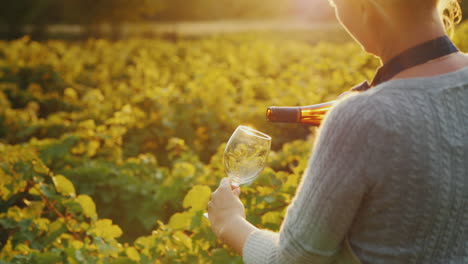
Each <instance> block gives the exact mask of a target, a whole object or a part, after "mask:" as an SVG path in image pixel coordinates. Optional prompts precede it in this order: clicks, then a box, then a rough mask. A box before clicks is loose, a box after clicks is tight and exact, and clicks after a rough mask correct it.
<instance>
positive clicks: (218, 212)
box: [208, 126, 271, 242]
mask: <svg viewBox="0 0 468 264" xmlns="http://www.w3.org/2000/svg"><path fill="white" fill-rule="evenodd" d="M270 146H271V137H270V136H268V135H266V134H264V133H261V132H259V131H256V130H254V129H252V128H249V127H245V126H239V127H238V128H237V129H236V130H235V131H234V133H233V134H232V136H231V138H230V139H229V141H228V143H227V145H226V148H225V150H224V156H223V163H224V168H225V171H226V174H227V175H228V177H229V178H223V179H222V180H221V183H220V185H219V187H218V189H216V191H214V192H213V194H212V195H211V200H210V202H209V203H208V215H209V220H210V222H211V228H212V229H213V232H214V233H215V234H216V236H218V238H220V239H221V240H223V241H224V235H223V234H225V233H226V232H227V231H229V229H230V228H233V226H236V225H237V224H238V223H239V221H240V222H242V221H244V220H245V209H244V205H243V204H242V202H241V201H240V199H239V194H240V187H239V185H240V184H246V183H250V182H252V181H253V180H255V178H257V177H258V175H259V174H260V172H261V171H262V170H263V168H264V167H265V164H266V161H267V156H268V153H269V151H270ZM224 242H228V241H224Z"/></svg>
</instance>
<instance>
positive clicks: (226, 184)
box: [219, 178, 231, 190]
mask: <svg viewBox="0 0 468 264" xmlns="http://www.w3.org/2000/svg"><path fill="white" fill-rule="evenodd" d="M219 189H229V190H230V189H231V182H230V180H229V178H223V179H222V180H221V183H220V184H219Z"/></svg>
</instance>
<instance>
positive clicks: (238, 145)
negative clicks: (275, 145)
mask: <svg viewBox="0 0 468 264" xmlns="http://www.w3.org/2000/svg"><path fill="white" fill-rule="evenodd" d="M270 147H271V137H270V136H268V135H267V134H265V133H262V132H260V131H257V130H255V129H253V128H250V127H247V126H238V127H237V128H236V130H235V131H234V133H233V134H232V135H231V138H229V141H228V143H227V145H226V148H225V149H224V156H223V163H224V170H225V171H226V174H227V175H228V177H229V179H231V183H232V185H233V186H239V185H241V184H246V183H250V182H252V181H253V180H255V179H256V178H257V176H258V175H259V174H260V172H261V171H262V170H263V168H265V165H266V162H267V157H268V153H269V152H270Z"/></svg>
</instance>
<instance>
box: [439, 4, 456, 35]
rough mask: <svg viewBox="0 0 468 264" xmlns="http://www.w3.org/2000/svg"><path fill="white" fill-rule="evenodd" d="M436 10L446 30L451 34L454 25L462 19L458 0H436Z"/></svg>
mask: <svg viewBox="0 0 468 264" xmlns="http://www.w3.org/2000/svg"><path fill="white" fill-rule="evenodd" d="M437 10H439V14H440V16H441V18H442V22H443V23H444V25H445V29H446V31H447V32H448V33H449V34H450V35H453V32H454V27H455V25H456V24H458V23H460V21H461V19H462V11H461V7H460V4H459V3H458V0H438V1H437Z"/></svg>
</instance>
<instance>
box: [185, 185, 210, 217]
mask: <svg viewBox="0 0 468 264" xmlns="http://www.w3.org/2000/svg"><path fill="white" fill-rule="evenodd" d="M210 196H211V189H210V188H209V187H208V186H205V185H195V186H193V187H192V189H191V190H190V191H189V192H188V193H187V195H186V196H185V198H184V202H183V206H184V208H190V207H191V209H192V210H193V211H200V210H206V206H207V204H208V201H209V200H210Z"/></svg>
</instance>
